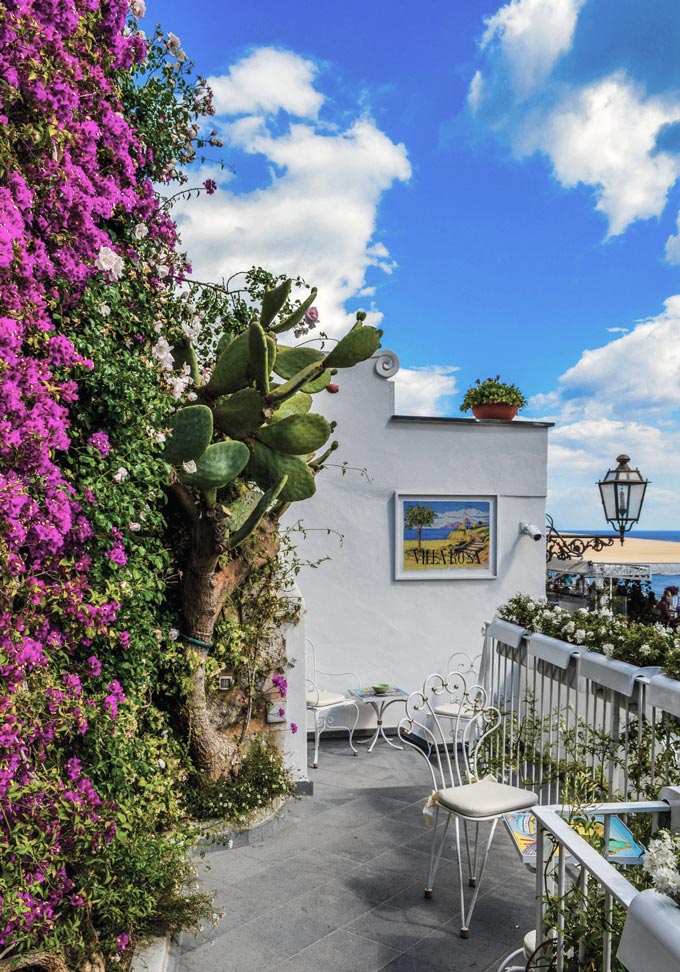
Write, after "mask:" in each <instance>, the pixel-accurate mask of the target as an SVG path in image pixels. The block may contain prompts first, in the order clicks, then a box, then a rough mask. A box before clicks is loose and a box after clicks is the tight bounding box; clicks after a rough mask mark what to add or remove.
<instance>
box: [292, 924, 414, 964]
mask: <svg viewBox="0 0 680 972" xmlns="http://www.w3.org/2000/svg"><path fill="white" fill-rule="evenodd" d="M398 955H399V952H397V951H396V950H395V949H393V948H389V946H387V945H383V944H381V943H380V942H372V941H369V940H368V939H367V938H361V937H360V936H358V935H352V934H351V932H348V931H346V930H345V929H344V928H339V929H338V930H337V931H334V932H333V933H332V934H331V935H328V936H327V937H326V938H323V939H321V941H319V942H316V943H315V944H314V945H310V946H309V947H308V948H305V949H303V951H301V952H298V953H297V955H295V956H294V957H293V958H292V959H289V960H288V961H287V962H282V963H280V964H279V965H277V966H276V969H277V972H378V970H379V969H383V968H385V966H386V965H387V964H388V963H389V962H391V961H392V959H395V958H397V957H398Z"/></svg>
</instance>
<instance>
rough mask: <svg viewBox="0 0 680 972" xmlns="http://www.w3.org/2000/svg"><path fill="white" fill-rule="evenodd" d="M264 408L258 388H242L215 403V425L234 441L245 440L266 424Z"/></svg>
mask: <svg viewBox="0 0 680 972" xmlns="http://www.w3.org/2000/svg"><path fill="white" fill-rule="evenodd" d="M292 400H293V401H294V399H292ZM263 408H264V399H263V398H262V395H261V394H260V392H259V391H258V390H257V388H242V389H241V390H240V391H237V392H234V394H233V395H225V396H223V397H221V398H218V399H217V401H216V402H215V403H214V405H213V415H214V418H215V425H216V426H217V428H218V429H219V430H220V432H224V434H225V435H228V436H230V438H232V439H244V438H245V437H246V436H247V435H250V434H251V433H253V432H254V431H255V429H258V428H259V427H260V426H261V425H262V423H263V422H264V420H265V416H264V413H263Z"/></svg>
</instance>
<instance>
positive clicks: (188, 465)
mask: <svg viewBox="0 0 680 972" xmlns="http://www.w3.org/2000/svg"><path fill="white" fill-rule="evenodd" d="M196 468H197V467H196V463H195V462H194V460H193V459H189V461H188V462H183V463H182V469H183V470H184V472H187V473H195V472H196Z"/></svg>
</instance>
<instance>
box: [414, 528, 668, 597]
mask: <svg viewBox="0 0 680 972" xmlns="http://www.w3.org/2000/svg"><path fill="white" fill-rule="evenodd" d="M450 532H451V528H450V527H441V528H439V529H436V530H432V529H428V530H427V538H428V540H445V539H446V537H447V536H448V535H449V533H450ZM560 532H561V533H598V532H602V533H604V532H605V531H604V530H602V531H598V530H579V529H573V530H566V529H565V530H561V531H560ZM626 536H627V537H638V538H639V539H640V540H668V541H671V542H672V543H680V530H631V531H630V533H627V534H626ZM404 537H405V539H406V540H416V539H417V538H418V531H417V530H404ZM651 583H652V590H653V591H654V594H655V596H656V597H657V598H659V597H661V596H662V594H663V592H664V590H665V589H666V588H667V587H673V586H675V587H680V573H678V574H652V581H651Z"/></svg>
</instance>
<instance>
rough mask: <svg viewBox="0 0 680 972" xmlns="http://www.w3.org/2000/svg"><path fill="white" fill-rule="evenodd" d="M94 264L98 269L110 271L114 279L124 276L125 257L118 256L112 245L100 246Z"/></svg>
mask: <svg viewBox="0 0 680 972" xmlns="http://www.w3.org/2000/svg"><path fill="white" fill-rule="evenodd" d="M94 265H95V266H96V267H97V269H98V270H105V271H108V272H109V273H110V274H111V276H112V277H113V279H114V280H120V278H121V277H122V276H123V258H122V257H120V256H118V254H117V253H116V252H114V250H112V249H111V247H110V246H100V247H99V253H98V255H97V259H96V260H95V261H94Z"/></svg>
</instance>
